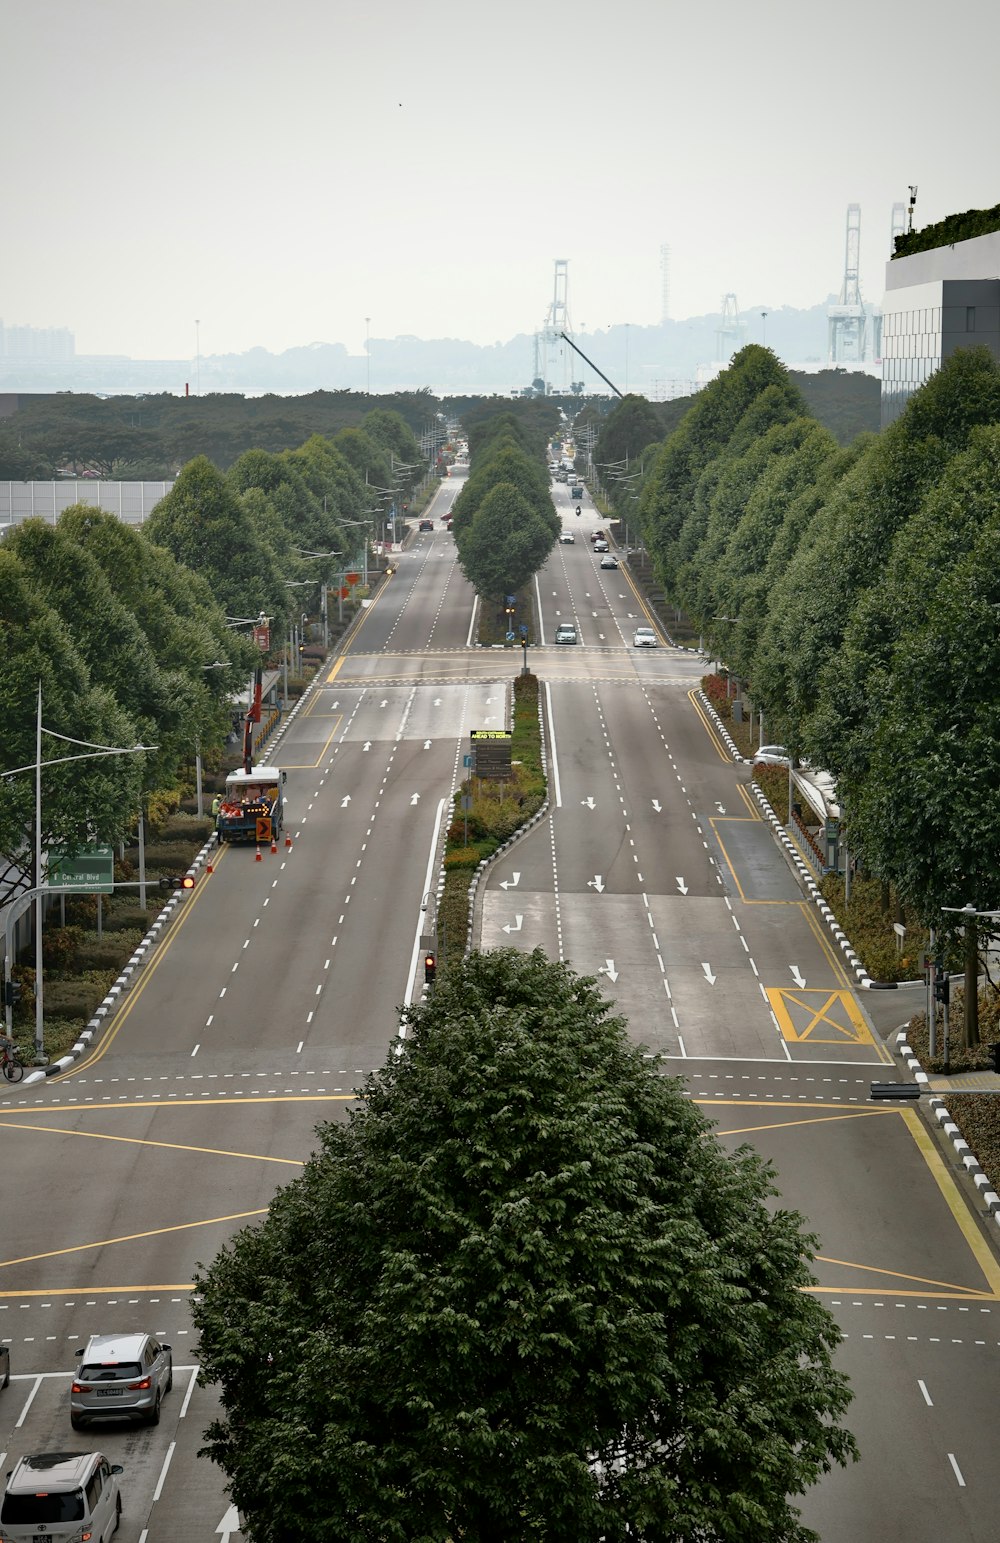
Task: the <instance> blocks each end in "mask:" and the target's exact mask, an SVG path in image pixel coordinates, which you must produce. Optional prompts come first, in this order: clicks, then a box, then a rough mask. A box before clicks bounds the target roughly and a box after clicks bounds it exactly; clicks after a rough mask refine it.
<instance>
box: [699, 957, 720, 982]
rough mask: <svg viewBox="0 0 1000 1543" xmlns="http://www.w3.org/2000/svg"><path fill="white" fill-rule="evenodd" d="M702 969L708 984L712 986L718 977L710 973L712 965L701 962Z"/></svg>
mask: <svg viewBox="0 0 1000 1543" xmlns="http://www.w3.org/2000/svg"><path fill="white" fill-rule="evenodd" d="M702 969H703V970H704V971H705V979H706V980H707V981H708V984H709V985H710V986H714V985H715V982H716V980H717V979H718V977H717V976H715V975H713V974H712V966H711V965H710V964H704V963H703V964H702Z"/></svg>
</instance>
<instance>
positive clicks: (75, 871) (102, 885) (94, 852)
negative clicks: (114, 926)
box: [48, 846, 115, 895]
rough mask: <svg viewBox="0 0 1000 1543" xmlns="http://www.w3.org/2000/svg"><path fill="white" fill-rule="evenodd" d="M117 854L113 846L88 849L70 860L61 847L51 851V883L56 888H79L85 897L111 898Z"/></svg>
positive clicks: (85, 848)
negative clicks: (105, 896) (106, 896)
mask: <svg viewBox="0 0 1000 1543" xmlns="http://www.w3.org/2000/svg"><path fill="white" fill-rule="evenodd" d="M114 877H115V854H114V851H113V849H112V848H111V847H99V846H93V847H84V849H83V851H82V852H77V853H76V855H75V856H74V857H67V856H66V855H65V853H64V851H63V849H62V848H61V847H53V848H52V849H51V850H50V852H49V873H48V882H49V885H50V886H51V887H52V888H53V889H78V890H79V891H80V892H81V894H87V895H110V894H111V892H112V890H113V889H114V887H115V885H114Z"/></svg>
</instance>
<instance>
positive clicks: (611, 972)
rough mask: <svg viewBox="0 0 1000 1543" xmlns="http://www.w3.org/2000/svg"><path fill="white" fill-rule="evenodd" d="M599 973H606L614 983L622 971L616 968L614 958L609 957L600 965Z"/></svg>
mask: <svg viewBox="0 0 1000 1543" xmlns="http://www.w3.org/2000/svg"><path fill="white" fill-rule="evenodd" d="M597 973H598V975H606V976H607V977H608V980H609V981H610V982H611V984H612V985H614V983H615V981H616V980H617V979H618V976H619V975H620V974H621V971H620V970H616V969H615V961H614V960H613V959H608V960H606V961H605V962H604V964H602V965H599V966H598V969H597Z"/></svg>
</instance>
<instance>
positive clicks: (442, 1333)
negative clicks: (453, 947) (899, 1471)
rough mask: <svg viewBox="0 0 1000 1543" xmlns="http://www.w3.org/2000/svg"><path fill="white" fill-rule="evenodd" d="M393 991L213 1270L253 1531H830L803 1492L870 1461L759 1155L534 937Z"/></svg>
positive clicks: (215, 1339)
mask: <svg viewBox="0 0 1000 1543" xmlns="http://www.w3.org/2000/svg"><path fill="white" fill-rule="evenodd" d="M405 1016H406V1024H407V1038H406V1039H405V1040H404V1041H403V1042H402V1044H401V1045H400V1042H399V1041H395V1042H394V1045H393V1048H392V1049H391V1050H390V1053H389V1055H388V1058H387V1061H386V1065H385V1067H384V1068H383V1069H382V1070H381V1071H380V1072H378V1073H375V1074H373V1075H372V1076H371V1077H370V1078H369V1079H368V1081H367V1083H366V1085H365V1087H364V1089H363V1101H362V1103H361V1104H360V1106H359V1107H357V1108H356V1109H355V1110H353V1111H351V1112H350V1114H349V1117H348V1122H347V1123H346V1124H344V1125H327V1126H325V1127H323V1128H322V1129H321V1131H320V1142H321V1145H320V1150H319V1151H318V1152H317V1154H316V1155H315V1156H314V1157H313V1158H312V1159H311V1160H310V1161H309V1162H308V1163H307V1165H306V1167H305V1169H304V1171H303V1173H302V1175H301V1176H300V1177H299V1178H297V1179H296V1180H295V1181H294V1182H293V1183H292V1184H291V1185H289V1186H288V1187H287V1188H286V1189H284V1190H282V1191H281V1192H280V1193H279V1194H278V1195H277V1196H276V1198H275V1200H274V1201H273V1202H272V1204H271V1207H270V1210H269V1214H268V1217H267V1219H266V1220H265V1222H264V1223H263V1225H261V1226H260V1227H256V1228H252V1229H251V1228H248V1229H245V1230H244V1231H243V1232H241V1233H240V1234H238V1235H237V1237H236V1238H235V1239H234V1240H232V1242H231V1243H229V1244H228V1245H227V1246H226V1247H225V1248H224V1249H223V1251H222V1252H221V1254H220V1255H219V1256H218V1257H217V1259H216V1260H215V1261H214V1262H213V1263H212V1264H211V1265H210V1266H209V1268H208V1269H207V1270H205V1271H204V1273H203V1275H202V1278H201V1279H200V1280H199V1282H198V1293H199V1294H198V1296H197V1297H196V1306H195V1309H194V1316H195V1322H196V1326H197V1328H198V1330H199V1333H200V1336H201V1360H202V1375H203V1376H204V1377H205V1378H206V1379H207V1380H210V1381H213V1382H218V1383H219V1385H220V1388H221V1405H222V1415H221V1417H220V1418H219V1420H217V1421H216V1422H215V1423H214V1424H213V1425H212V1427H211V1428H210V1430H209V1431H208V1433H207V1439H208V1447H207V1451H208V1453H209V1454H210V1455H211V1457H212V1458H213V1459H214V1460H215V1461H216V1462H218V1463H219V1464H220V1465H221V1466H222V1468H223V1469H224V1471H225V1472H226V1474H227V1476H228V1479H229V1484H230V1489H231V1493H232V1496H233V1499H234V1501H235V1502H236V1504H237V1506H238V1507H239V1510H240V1513H241V1517H242V1526H243V1529H244V1532H245V1533H246V1535H247V1537H248V1538H249V1539H252V1540H253V1543H292V1540H295V1543H299V1540H301V1539H302V1538H305V1537H308V1538H311V1539H314V1540H316V1543H333V1540H337V1543H340V1540H344V1543H347V1540H350V1543H358V1540H359V1539H371V1540H373V1543H374V1540H378V1543H410V1540H412V1539H415V1538H419V1539H421V1540H425V1543H447V1540H459V1539H462V1540H468V1543H473V1540H476V1543H501V1540H502V1543H508V1540H510V1539H514V1538H517V1539H519V1540H525V1539H531V1538H537V1539H539V1540H542V1539H546V1540H548V1539H554V1538H559V1539H562V1538H565V1539H567V1540H568V1539H572V1540H573V1543H588V1540H592V1543H598V1540H608V1543H611V1540H614V1543H625V1540H626V1539H631V1540H638V1539H644V1540H647V1543H667V1540H670V1543H674V1540H676V1539H678V1538H688V1539H696V1538H697V1539H698V1540H699V1543H713V1540H720V1543H721V1540H726V1543H755V1540H760V1543H764V1540H767V1543H772V1540H774V1539H778V1538H780V1539H782V1540H787V1543H796V1540H803V1539H805V1538H807V1537H811V1536H812V1535H811V1534H810V1533H808V1531H807V1530H806V1529H804V1528H803V1527H802V1526H801V1525H800V1523H799V1521H798V1519H797V1518H798V1513H797V1510H796V1508H795V1506H794V1503H793V1501H792V1499H790V1498H789V1497H795V1496H797V1495H800V1494H801V1493H802V1492H803V1491H804V1489H805V1488H806V1487H807V1486H809V1485H810V1484H812V1483H813V1482H814V1480H815V1479H816V1477H817V1476H818V1475H819V1474H820V1473H821V1472H823V1471H825V1470H826V1469H828V1468H829V1467H830V1466H831V1465H832V1464H834V1463H845V1462H847V1461H849V1460H850V1459H851V1458H852V1457H853V1456H855V1455H856V1454H855V1448H854V1443H853V1440H852V1438H851V1437H850V1435H849V1434H848V1433H847V1432H846V1430H844V1429H843V1428H842V1426H841V1425H840V1424H839V1421H840V1419H841V1417H842V1415H843V1414H844V1412H845V1410H846V1407H847V1404H848V1401H849V1396H850V1395H849V1391H848V1387H847V1384H846V1381H845V1378H844V1377H843V1375H842V1374H840V1373H839V1372H838V1371H837V1370H836V1369H835V1368H834V1366H833V1364H832V1351H833V1347H834V1346H835V1345H836V1343H837V1342H838V1340H839V1331H838V1329H837V1326H836V1324H835V1323H834V1320H833V1319H832V1317H831V1316H830V1314H829V1312H828V1311H827V1309H826V1308H825V1307H824V1306H823V1305H822V1304H821V1303H820V1301H819V1300H818V1298H816V1297H815V1296H814V1295H812V1294H811V1293H810V1291H809V1289H808V1288H809V1285H810V1280H811V1277H810V1273H809V1259H810V1257H811V1254H812V1249H813V1240H812V1239H811V1238H809V1237H807V1236H806V1235H805V1234H804V1233H803V1231H802V1227H801V1219H800V1218H799V1217H798V1216H796V1215H794V1214H792V1213H789V1212H787V1211H784V1210H782V1209H781V1208H780V1207H776V1206H775V1204H774V1195H775V1191H774V1188H773V1183H772V1179H771V1175H770V1172H769V1170H768V1168H767V1167H766V1165H765V1164H764V1163H763V1162H762V1161H761V1159H760V1158H759V1157H758V1156H757V1155H755V1154H754V1153H752V1152H751V1151H750V1150H749V1149H747V1148H741V1149H739V1150H737V1151H735V1152H732V1151H726V1150H724V1149H723V1147H722V1146H721V1144H720V1143H719V1142H718V1141H717V1140H716V1139H715V1137H714V1136H713V1135H712V1132H711V1128H710V1126H709V1124H708V1122H707V1121H706V1120H705V1118H704V1117H703V1116H702V1115H701V1113H700V1112H699V1110H698V1109H697V1107H696V1106H695V1105H694V1104H693V1103H692V1102H691V1101H690V1100H689V1099H687V1098H686V1097H684V1096H683V1093H682V1091H681V1088H680V1086H679V1085H678V1084H677V1083H676V1082H675V1081H673V1080H672V1079H669V1078H666V1077H663V1076H661V1075H660V1072H659V1069H658V1068H656V1067H654V1066H653V1065H651V1064H650V1062H649V1061H648V1060H646V1059H644V1057H643V1055H642V1054H641V1051H640V1050H639V1049H637V1048H635V1047H634V1046H632V1045H631V1044H630V1043H629V1042H628V1039H627V1036H626V1032H625V1025H624V1023H623V1021H622V1020H621V1019H619V1018H617V1017H615V1016H613V1015H612V1013H611V1010H610V1006H609V1004H608V1002H607V1001H606V999H605V998H604V997H603V996H602V995H601V993H600V991H599V989H598V987H597V984H596V982H595V980H594V979H592V978H583V977H579V976H577V975H575V974H574V973H573V972H572V971H571V970H570V969H569V967H568V966H566V965H564V964H556V963H552V962H550V961H549V960H547V959H546V958H545V956H544V955H543V954H542V952H541V951H540V950H536V951H535V952H534V953H533V954H530V955H524V954H519V953H517V952H515V951H513V950H502V951H498V952H496V953H491V954H482V955H476V954H474V955H472V956H471V957H470V958H469V959H468V960H466V961H465V963H464V964H463V965H462V966H461V967H459V968H456V969H455V970H453V971H451V972H449V975H448V977H447V979H446V980H445V981H444V982H443V983H441V984H440V985H438V986H437V987H436V988H435V991H434V994H433V995H432V997H431V998H430V999H429V1001H427V1002H426V1003H422V1004H418V1005H415V1006H413V1007H411V1008H409V1009H407V1012H406V1015H405ZM397 1046H398V1047H399V1050H400V1053H399V1054H398V1055H397V1053H396V1048H397Z"/></svg>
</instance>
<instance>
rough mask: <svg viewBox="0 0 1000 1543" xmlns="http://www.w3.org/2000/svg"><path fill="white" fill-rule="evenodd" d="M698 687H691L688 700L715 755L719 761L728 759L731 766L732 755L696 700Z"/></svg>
mask: <svg viewBox="0 0 1000 1543" xmlns="http://www.w3.org/2000/svg"><path fill="white" fill-rule="evenodd" d="M699 689H700V688H699V687H697V686H694V687H692V689H691V690H690V691H689V692H688V701H689V702H690V703H691V706H692V707H693V708H694V710H695V712H696V713H697V714H698V717H699V718H700V719H701V723H702V727H703V728H704V730H705V733H706V734H707V735H708V737H709V740H710V741H711V743H712V745H713V746H714V748H715V753H716V755H717V756H718V757H719V759H720V760H721V761H728V762H729V765H730V766H732V764H733V758H732V756H731V755H730V754H729V751H728V750H727V749H726V747H725V745H724V744H723V743H722V742H721V740H720V739H719V736H718V733H717V732H716V729H715V725H714V724H713V723H712V721H711V719H710V718H709V716H708V714H707V713H706V712H705V709H704V708H703V707H702V705H701V703H700V702H699V701H698V696H697V693H698V691H699Z"/></svg>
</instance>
